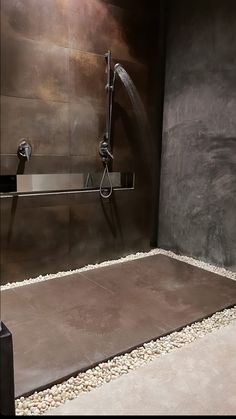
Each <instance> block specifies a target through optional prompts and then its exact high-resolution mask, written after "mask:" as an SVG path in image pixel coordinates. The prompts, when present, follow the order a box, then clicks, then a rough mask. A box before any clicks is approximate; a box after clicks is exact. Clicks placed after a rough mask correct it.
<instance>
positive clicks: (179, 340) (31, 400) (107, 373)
mask: <svg viewBox="0 0 236 419" xmlns="http://www.w3.org/2000/svg"><path fill="white" fill-rule="evenodd" d="M235 320H236V306H235V307H233V308H231V309H225V310H223V311H221V312H217V313H215V314H213V315H212V316H211V317H208V318H206V319H204V320H202V321H201V322H197V323H194V324H192V325H191V326H186V327H184V328H183V329H182V330H181V331H179V332H173V333H171V334H170V335H167V336H164V337H161V338H159V339H157V340H155V341H153V340H152V341H150V342H148V343H145V344H144V345H142V346H140V347H139V348H137V349H134V350H133V351H132V352H130V353H126V354H124V355H120V356H116V357H114V358H113V359H111V360H109V361H107V362H102V363H101V364H99V365H97V366H96V367H94V368H92V369H91V368H90V369H88V370H87V371H86V372H83V373H79V374H78V375H77V376H76V377H71V378H70V379H68V380H67V381H64V382H63V383H60V384H58V385H54V386H52V387H51V388H48V389H46V390H43V391H39V392H35V393H33V394H32V395H31V396H29V397H20V398H19V399H17V400H16V415H18V416H39V415H40V414H43V413H45V412H47V411H48V410H50V409H53V408H55V407H58V406H60V405H62V404H64V403H65V402H66V401H67V400H73V399H74V398H76V397H78V396H79V395H80V394H83V393H86V392H89V391H91V390H93V389H94V388H95V387H99V386H101V385H104V384H105V383H108V382H110V381H111V380H113V379H116V378H117V377H119V376H121V375H124V374H127V373H128V372H129V371H132V370H134V369H137V368H139V367H140V366H142V365H145V364H147V363H149V362H151V361H152V360H154V359H155V358H157V357H159V356H165V354H167V353H169V352H171V351H173V350H178V349H179V348H181V347H182V346H184V345H186V344H188V343H191V342H193V341H195V340H196V339H199V338H201V337H203V336H205V335H207V334H209V333H211V332H214V331H216V330H218V329H220V328H221V327H224V326H227V325H229V324H230V323H231V322H232V321H235Z"/></svg>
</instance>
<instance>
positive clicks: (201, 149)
mask: <svg viewBox="0 0 236 419" xmlns="http://www.w3.org/2000/svg"><path fill="white" fill-rule="evenodd" d="M167 32H168V33H167V59H166V81H165V104H164V127H163V153H162V172H161V196H160V217H159V246H161V247H164V248H166V249H171V250H175V251H177V252H179V253H183V254H186V255H190V256H193V257H197V258H200V259H203V260H206V261H209V262H212V263H214V264H217V265H223V266H225V267H228V268H230V269H233V270H235V269H236V2H235V1H234V0H226V1H223V0H204V1H203V0H200V1H199V0H194V1H185V0H179V1H178V2H174V1H172V2H171V1H170V10H169V21H168V31H167Z"/></svg>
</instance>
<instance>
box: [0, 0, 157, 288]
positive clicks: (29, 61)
mask: <svg viewBox="0 0 236 419" xmlns="http://www.w3.org/2000/svg"><path fill="white" fill-rule="evenodd" d="M145 4H146V2H145V1H143V0H142V1H139V2H138V4H137V2H136V1H135V0H127V1H122V0H117V1H116V0H42V1H39V0H17V1H15V0H1V29H2V36H1V48H2V55H1V94H2V96H1V101H2V102H1V104H2V106H1V174H3V175H4V174H16V173H24V174H32V173H33V174H35V173H36V174H37V173H44V174H49V173H83V172H85V173H86V172H88V171H90V172H91V173H93V172H101V171H102V170H103V165H102V163H101V159H100V156H99V154H98V144H99V142H100V140H101V138H102V136H103V133H104V130H105V116H106V114H105V109H106V93H105V84H106V74H105V59H104V54H105V52H106V51H107V50H108V49H111V50H112V54H113V57H114V61H115V62H117V61H119V62H121V63H122V64H123V65H124V67H125V68H126V69H127V71H128V72H129V74H130V76H131V77H132V79H133V81H134V82H135V84H136V86H137V88H138V91H139V93H140V94H141V97H142V100H143V102H144V104H145V108H146V111H147V113H148V115H149V116H150V117H151V116H152V115H154V110H153V101H152V98H153V94H152V92H153V73H152V71H153V66H152V65H151V63H152V62H153V56H156V54H153V51H154V50H155V46H156V38H155V36H154V34H155V33H156V28H157V20H158V13H157V14H155V13H154V11H153V10H149V9H147V8H146V5H145ZM114 99H115V104H114V130H113V134H114V138H113V143H114V150H113V151H114V166H113V170H114V171H134V172H135V173H136V188H135V190H134V191H132V190H130V191H117V192H115V193H114V195H113V196H112V198H111V200H107V201H106V202H104V201H102V200H101V199H100V196H99V193H98V192H93V193H86V194H85V193H83V194H76V195H73V196H65V195H58V196H43V197H40V196H38V197H36V196H35V197H19V198H14V199H12V198H3V199H1V223H2V224H1V263H2V264H1V280H2V282H8V281H15V280H21V279H24V278H29V277H34V276H37V275H39V274H45V273H51V272H57V271H59V270H67V269H71V268H77V267H79V266H83V265H86V264H88V263H96V262H99V261H103V260H106V259H109V258H118V257H120V256H121V255H125V254H127V253H130V252H135V251H139V250H148V249H149V248H150V230H151V227H150V216H149V212H150V199H151V198H150V196H151V193H150V188H149V185H150V181H148V182H147V185H148V186H147V185H146V183H145V179H147V178H148V179H150V171H151V167H152V165H151V163H150V160H149V163H148V164H146V163H145V165H144V162H143V156H144V154H145V150H146V149H147V142H146V141H147V139H146V138H140V136H139V135H138V134H137V131H136V129H135V124H134V123H133V115H132V109H131V104H130V101H129V100H128V97H127V94H126V93H125V91H124V88H123V87H122V85H121V83H119V82H117V84H116V93H115V98H114ZM153 119H155V118H153ZM22 137H26V138H28V140H29V142H30V143H31V145H32V149H33V152H32V158H31V159H30V161H29V162H26V163H25V164H24V165H22V164H21V165H20V164H19V159H18V157H17V147H18V144H19V142H20V140H21V138H22ZM140 203H141V205H140ZM137 208H139V211H137Z"/></svg>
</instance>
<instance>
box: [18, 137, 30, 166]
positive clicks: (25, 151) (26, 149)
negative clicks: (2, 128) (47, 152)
mask: <svg viewBox="0 0 236 419" xmlns="http://www.w3.org/2000/svg"><path fill="white" fill-rule="evenodd" d="M17 151H18V157H19V158H22V157H23V158H25V159H27V161H29V159H30V156H31V154H32V147H31V145H30V144H29V142H28V141H26V139H25V138H22V140H21V142H20V144H19V146H18V150H17Z"/></svg>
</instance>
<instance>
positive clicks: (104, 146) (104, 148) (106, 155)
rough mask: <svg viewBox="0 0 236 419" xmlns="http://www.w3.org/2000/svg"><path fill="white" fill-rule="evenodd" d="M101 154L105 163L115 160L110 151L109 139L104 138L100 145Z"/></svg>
mask: <svg viewBox="0 0 236 419" xmlns="http://www.w3.org/2000/svg"><path fill="white" fill-rule="evenodd" d="M99 154H100V156H101V157H102V161H103V162H107V161H108V160H109V159H113V158H114V157H113V154H112V153H111V152H110V150H109V144H108V141H107V138H106V137H104V138H103V139H102V141H100V144H99Z"/></svg>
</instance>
